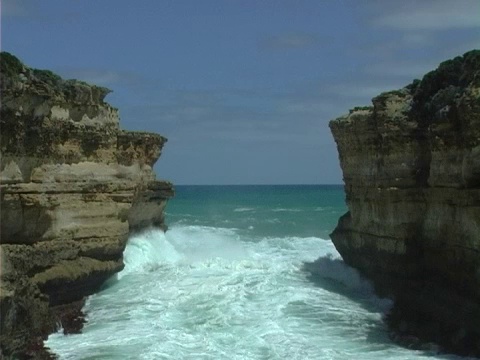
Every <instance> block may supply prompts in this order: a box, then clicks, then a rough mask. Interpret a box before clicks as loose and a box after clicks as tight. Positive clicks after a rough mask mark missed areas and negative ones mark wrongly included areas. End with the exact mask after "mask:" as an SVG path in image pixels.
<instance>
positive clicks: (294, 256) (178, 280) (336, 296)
mask: <svg viewBox="0 0 480 360" xmlns="http://www.w3.org/2000/svg"><path fill="white" fill-rule="evenodd" d="M344 198H345V193H344V191H343V187H342V186H336V185H331V186H326V185H301V186H300V185H298V186H177V187H176V196H175V198H173V199H172V200H171V201H170V202H169V203H168V205H167V209H166V221H167V224H168V226H169V230H168V231H167V232H166V233H163V232H161V231H158V230H154V229H150V230H148V231H145V232H144V233H142V234H137V235H135V236H133V237H132V238H130V240H129V242H128V245H127V248H126V250H125V254H124V258H125V264H126V266H125V269H124V270H123V271H122V272H120V273H119V274H117V275H116V276H115V277H114V278H112V279H110V280H109V281H108V282H107V283H106V284H105V286H104V288H103V290H102V291H100V292H99V293H97V294H95V295H93V296H91V297H89V299H88V300H87V303H86V307H85V311H86V314H87V323H86V324H85V327H84V329H83V332H82V333H81V334H74V335H63V334H62V332H61V331H59V332H58V333H56V334H52V335H50V337H49V338H48V341H47V342H46V346H48V347H49V348H50V349H51V350H52V351H53V352H55V353H56V354H58V355H59V358H60V359H85V360H86V359H90V360H93V359H368V360H371V359H398V360H400V359H402V360H407V359H460V357H456V356H449V355H439V354H437V353H436V352H435V351H434V350H428V351H419V350H410V349H406V348H403V347H400V346H398V345H396V344H394V343H393V342H392V341H391V340H390V339H389V336H388V329H387V328H386V326H385V324H384V323H383V321H382V317H383V316H384V314H385V313H386V312H387V311H388V309H389V308H390V306H391V301H390V300H388V299H379V298H378V297H376V296H375V295H374V293H373V290H372V286H371V284H370V283H369V282H368V281H367V280H366V279H364V278H362V277H361V276H360V275H359V274H358V273H357V272H356V271H355V270H354V269H352V268H350V267H348V266H346V265H345V264H344V263H343V261H342V260H341V258H340V256H339V254H338V253H337V251H336V250H335V247H334V246H333V244H332V243H331V241H330V240H329V233H330V232H331V231H332V230H333V229H334V228H335V226H336V223H337V220H338V218H339V217H340V216H341V215H342V214H343V213H344V212H345V211H346V206H345V199H344ZM316 259H319V261H318V262H317V263H316V264H317V265H316V266H317V267H318V275H315V276H312V275H311V274H310V273H309V272H308V271H306V270H305V267H304V264H305V263H308V262H312V261H314V260H316Z"/></svg>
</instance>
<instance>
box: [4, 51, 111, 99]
mask: <svg viewBox="0 0 480 360" xmlns="http://www.w3.org/2000/svg"><path fill="white" fill-rule="evenodd" d="M0 84H1V85H0V90H1V91H2V97H4V98H9V97H10V96H18V95H19V94H29V95H37V96H40V97H42V98H44V99H53V100H56V101H59V102H73V103H84V104H91V105H103V104H105V103H104V99H105V96H107V95H108V94H109V93H110V92H112V91H111V90H110V89H107V88H105V87H101V86H95V85H90V84H87V83H86V82H83V81H79V80H74V79H71V80H65V79H62V78H61V77H60V76H58V75H56V74H54V73H53V72H51V71H49V70H39V69H33V68H30V67H28V66H26V65H25V64H23V63H22V62H21V61H20V60H19V59H18V58H17V57H15V56H14V55H12V54H10V53H8V52H1V53H0Z"/></svg>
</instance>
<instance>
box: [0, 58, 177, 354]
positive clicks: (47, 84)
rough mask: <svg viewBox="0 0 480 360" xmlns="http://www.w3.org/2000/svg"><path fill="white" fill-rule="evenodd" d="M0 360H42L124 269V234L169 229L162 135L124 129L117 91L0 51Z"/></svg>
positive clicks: (169, 194) (168, 192)
mask: <svg viewBox="0 0 480 360" xmlns="http://www.w3.org/2000/svg"><path fill="white" fill-rule="evenodd" d="M0 57H1V58H0V64H1V73H0V76H1V97H2V98H1V100H2V103H1V113H0V129H1V144H0V148H1V153H0V190H1V203H0V206H1V208H0V213H1V219H0V223H1V233H0V234H1V238H0V243H1V244H0V257H1V259H0V261H1V273H0V281H1V283H0V311H1V313H0V316H1V324H0V357H2V355H3V356H4V357H14V358H28V357H29V356H32V357H35V356H37V354H38V351H39V349H40V348H41V347H42V339H44V338H45V337H46V336H47V335H48V334H49V333H51V332H52V331H55V330H56V329H57V328H58V326H62V327H63V328H64V331H65V332H68V331H75V327H78V324H77V325H73V329H72V324H69V322H72V321H73V322H75V321H76V322H81V319H77V318H76V315H77V314H78V312H79V311H80V309H81V307H82V304H83V299H84V298H85V296H87V295H90V294H92V293H94V292H95V291H97V290H98V289H99V287H100V286H101V285H102V284H103V282H104V281H105V280H106V279H108V278H109V277H110V276H112V275H113V274H115V273H116V272H118V271H120V270H122V269H123V266H124V264H123V257H122V256H123V250H124V248H125V246H126V241H127V238H128V234H129V233H130V232H132V231H137V230H141V229H143V228H146V227H149V226H156V227H160V228H162V229H165V228H166V226H165V224H164V213H163V209H164V207H165V205H166V202H167V200H168V199H169V198H170V197H172V196H173V188H172V184H171V183H169V182H166V181H158V180H156V179H155V174H154V172H153V170H152V166H153V165H154V163H155V162H156V161H157V159H158V158H159V157H160V154H161V151H162V147H163V145H164V144H165V142H166V139H165V138H164V137H162V136H160V135H157V134H151V133H142V132H129V131H123V130H121V129H120V128H119V117H118V111H117V110H116V109H115V108H113V107H111V106H110V105H108V104H107V103H106V102H104V98H105V96H106V95H107V94H108V93H109V92H110V90H108V89H106V88H103V87H97V86H92V85H89V84H86V83H84V82H81V81H76V80H63V79H62V78H60V77H59V76H57V75H55V74H53V73H52V72H50V71H47V70H37V69H31V68H29V67H27V66H25V65H24V64H22V63H21V62H20V61H19V60H18V59H17V58H16V57H15V56H13V55H11V54H9V53H1V55H0Z"/></svg>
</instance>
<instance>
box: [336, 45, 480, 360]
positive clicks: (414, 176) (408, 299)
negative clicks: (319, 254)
mask: <svg viewBox="0 0 480 360" xmlns="http://www.w3.org/2000/svg"><path fill="white" fill-rule="evenodd" d="M372 102H373V106H370V107H363V108H355V109H353V110H351V111H350V113H349V114H348V115H345V116H342V117H340V118H338V119H336V120H333V121H331V122H330V128H331V131H332V133H333V136H334V138H335V141H336V143H337V147H338V152H339V157H340V163H341V167H342V170H343V178H344V181H345V190H346V201H347V205H348V209H349V211H348V212H347V213H346V214H345V215H344V216H343V217H342V218H341V219H340V220H339V222H338V226H337V227H336V229H335V230H334V232H333V233H332V234H331V238H332V240H333V242H334V244H335V246H336V248H337V249H338V251H339V252H340V254H341V255H342V257H343V259H344V260H345V262H346V263H347V264H349V265H351V266H353V267H355V268H357V269H359V270H360V271H361V272H362V273H363V274H364V275H366V276H367V277H369V278H370V279H372V280H373V282H374V284H375V285H376V288H377V290H378V291H379V292H380V293H382V294H387V295H393V297H394V298H395V305H394V308H393V309H392V312H391V314H390V315H389V316H388V317H387V321H388V323H389V324H390V325H391V326H392V328H393V329H394V330H395V337H396V338H397V339H399V340H402V339H403V340H404V339H406V338H408V339H410V340H412V341H413V339H414V338H413V337H412V336H414V337H416V338H418V339H420V340H421V341H433V342H436V343H439V344H441V345H442V346H443V349H444V350H446V351H452V352H455V353H459V354H463V355H468V354H472V355H476V356H480V51H479V50H474V51H471V52H468V53H466V54H465V55H463V56H460V57H457V58H455V59H453V60H449V61H446V62H444V63H442V64H440V66H439V67H438V68H437V69H436V70H434V71H432V72H430V73H428V74H426V75H425V76H424V78H423V79H422V80H421V81H418V80H416V81H414V82H413V83H412V84H410V85H409V86H407V87H405V88H403V89H401V90H398V91H392V92H387V93H383V94H381V95H379V96H377V97H376V98H374V99H373V101H372ZM412 341H411V343H412ZM410 345H411V344H410Z"/></svg>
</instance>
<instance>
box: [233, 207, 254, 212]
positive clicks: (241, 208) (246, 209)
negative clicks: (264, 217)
mask: <svg viewBox="0 0 480 360" xmlns="http://www.w3.org/2000/svg"><path fill="white" fill-rule="evenodd" d="M254 210H255V209H254V208H249V207H240V208H236V209H234V210H233V211H235V212H246V211H254Z"/></svg>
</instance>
